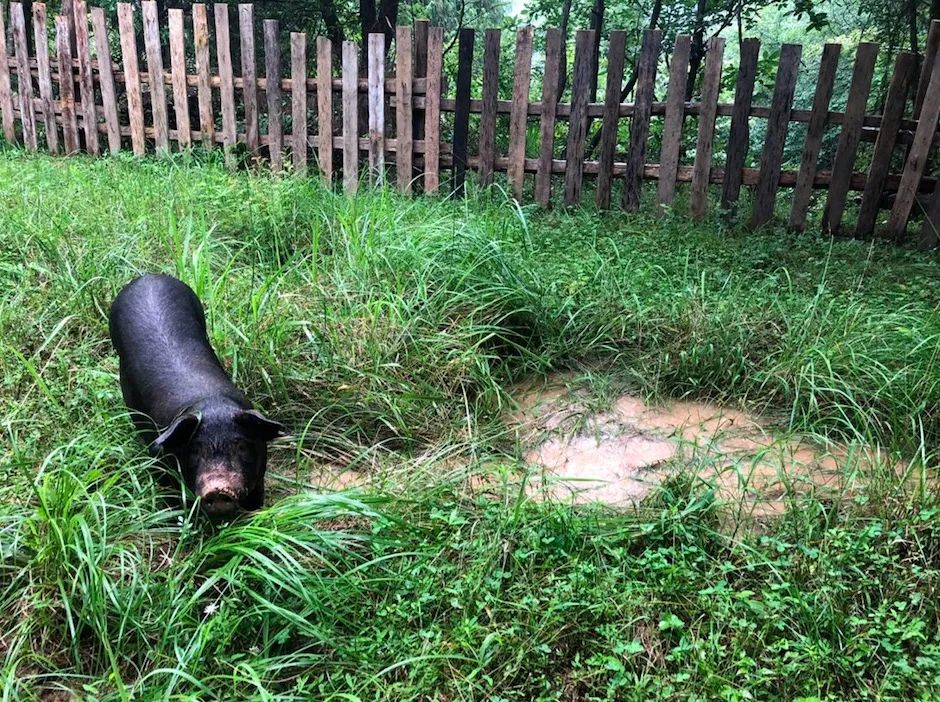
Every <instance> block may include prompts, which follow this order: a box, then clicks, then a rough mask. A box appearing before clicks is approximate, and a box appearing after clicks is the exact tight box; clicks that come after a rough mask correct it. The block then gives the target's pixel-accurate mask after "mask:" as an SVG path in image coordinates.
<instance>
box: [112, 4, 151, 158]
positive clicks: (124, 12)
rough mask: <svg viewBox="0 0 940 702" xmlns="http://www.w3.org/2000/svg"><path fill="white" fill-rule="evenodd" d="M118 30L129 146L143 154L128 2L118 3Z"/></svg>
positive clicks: (140, 97) (141, 107) (141, 102)
mask: <svg viewBox="0 0 940 702" xmlns="http://www.w3.org/2000/svg"><path fill="white" fill-rule="evenodd" d="M118 30H119V32H120V35H121V57H122V60H123V62H124V88H125V90H126V91H127V112H128V119H129V120H130V127H131V146H132V148H133V150H134V154H135V155H137V156H143V155H144V152H145V151H146V145H145V142H144V99H143V95H142V94H141V88H140V70H139V69H138V67H137V37H136V35H135V34H134V9H133V6H132V5H131V4H130V3H126V2H120V3H118Z"/></svg>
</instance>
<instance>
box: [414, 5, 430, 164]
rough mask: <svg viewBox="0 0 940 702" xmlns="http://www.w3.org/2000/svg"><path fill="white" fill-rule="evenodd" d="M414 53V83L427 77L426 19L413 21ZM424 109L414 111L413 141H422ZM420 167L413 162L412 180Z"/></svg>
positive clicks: (427, 27)
mask: <svg viewBox="0 0 940 702" xmlns="http://www.w3.org/2000/svg"><path fill="white" fill-rule="evenodd" d="M414 24H415V30H414V32H415V51H414V69H415V81H419V80H420V79H422V78H426V77H427V75H428V29H429V22H428V21H427V20H426V19H421V20H415V23H414ZM424 113H425V111H424V109H423V108H422V109H418V108H415V109H414V126H413V128H412V136H413V137H414V139H415V141H423V140H424V120H425V114H424ZM421 175H422V174H421V170H420V166H419V164H418V162H417V160H416V161H415V170H414V176H413V177H414V179H415V181H418V180H419V179H420V178H421Z"/></svg>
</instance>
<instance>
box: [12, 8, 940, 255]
mask: <svg viewBox="0 0 940 702" xmlns="http://www.w3.org/2000/svg"><path fill="white" fill-rule="evenodd" d="M30 7H31V11H30V12H29V16H26V11H25V8H26V5H25V4H23V3H19V2H11V3H9V4H7V6H6V8H5V9H4V10H3V11H0V126H2V136H3V139H4V140H6V141H7V142H15V143H19V144H22V145H23V146H25V148H27V149H29V150H38V149H39V148H42V149H44V150H47V151H49V152H50V153H53V154H56V153H64V154H67V155H68V154H74V153H76V152H77V151H78V150H79V149H82V150H84V151H86V152H88V153H89V154H98V153H100V152H101V151H102V150H104V144H105V139H106V140H107V141H106V144H107V151H108V152H110V153H112V154H115V153H118V152H120V151H121V150H122V149H126V148H130V149H131V150H132V151H133V152H134V153H135V154H136V155H138V156H140V155H144V154H146V153H147V152H148V151H152V152H155V153H157V154H163V153H169V152H171V151H185V150H187V149H191V148H193V147H194V146H196V145H200V146H201V147H202V148H215V147H216V146H217V145H221V146H222V148H223V150H224V153H225V159H226V163H228V164H229V165H230V166H231V167H236V166H238V165H239V164H244V165H249V166H251V167H257V166H258V165H261V164H268V165H269V166H270V168H271V170H272V171H275V172H278V171H282V170H289V171H291V172H292V173H295V174H297V175H303V174H305V173H306V172H307V164H308V156H312V157H314V159H315V164H311V168H312V169H314V171H315V172H316V173H318V174H319V175H320V176H321V177H322V178H324V180H325V181H326V182H327V183H329V184H331V185H332V183H333V177H334V169H336V170H338V171H339V175H340V176H341V181H342V184H343V188H344V189H345V190H346V191H347V192H350V193H353V192H356V191H357V189H358V188H359V187H360V172H361V173H362V174H363V181H362V182H366V180H367V181H368V183H370V184H372V185H379V184H381V183H384V182H388V180H389V177H390V174H389V173H387V172H386V171H390V170H391V169H394V171H395V174H394V176H393V177H392V180H391V182H394V183H396V184H397V187H398V189H399V190H400V191H401V192H402V193H404V194H409V193H411V192H412V191H413V190H414V189H415V187H416V186H418V187H419V188H420V189H421V190H423V192H425V193H428V194H431V193H435V192H437V191H438V190H439V189H440V188H441V183H442V179H443V177H444V175H445V174H446V173H448V172H449V176H450V177H449V182H448V184H447V186H446V187H445V188H444V191H445V194H447V195H454V196H460V195H462V194H463V193H464V191H465V188H466V183H467V173H468V172H470V173H472V174H474V175H475V181H476V183H477V184H478V185H479V186H481V187H484V188H485V187H487V186H489V185H491V184H494V183H495V184H498V185H505V186H506V189H507V191H508V193H510V194H511V196H512V197H513V198H514V199H515V200H517V201H518V202H519V203H523V204H524V203H525V202H526V201H529V200H531V201H534V202H535V203H537V204H538V205H540V206H542V207H548V206H551V204H552V203H553V202H559V203H563V204H564V205H566V206H575V205H578V204H580V203H581V202H582V201H583V200H584V199H586V198H585V191H586V190H590V191H592V192H591V193H590V197H591V198H592V199H594V200H595V202H596V204H597V206H598V207H600V208H605V209H606V208H609V207H611V203H612V201H614V197H613V190H614V188H615V186H617V184H618V183H622V184H623V188H622V191H618V198H619V200H618V202H619V203H620V206H621V207H623V208H625V209H636V208H641V207H643V206H644V205H645V204H646V194H645V189H644V187H643V183H644V181H649V180H655V181H657V185H656V193H655V201H653V199H652V193H651V194H650V195H651V201H650V203H649V205H651V206H653V207H654V212H655V213H657V214H662V213H663V211H664V209H665V208H666V207H672V206H674V204H675V202H676V196H677V190H678V186H679V185H680V184H683V183H688V184H690V187H688V188H687V195H688V201H689V204H688V211H689V213H690V214H691V215H692V216H693V217H697V218H699V217H704V216H705V215H706V213H707V211H708V209H709V203H711V202H713V200H715V199H717V198H720V205H721V208H722V210H736V209H738V208H739V207H740V203H741V194H742V191H743V190H744V189H750V190H752V191H753V206H752V209H751V211H750V213H749V215H748V221H749V224H750V225H751V226H753V227H759V226H764V225H766V224H768V223H770V222H773V221H775V220H776V218H777V214H778V205H779V204H780V202H779V201H780V200H782V199H783V197H782V196H781V190H782V189H791V190H792V193H791V196H790V199H789V201H788V203H787V210H788V218H787V223H788V225H789V227H790V228H792V229H796V230H801V229H804V228H805V226H806V220H807V216H808V213H809V212H810V211H811V203H812V201H813V192H814V191H818V190H823V191H825V195H824V207H823V208H822V213H823V217H822V222H821V225H822V227H823V229H824V231H828V232H829V233H831V234H840V233H843V232H851V233H854V235H855V236H858V237H869V236H872V235H887V236H888V237H891V238H894V239H896V240H901V239H903V237H904V235H905V231H906V228H907V226H908V220H909V218H910V216H911V213H912V212H916V211H920V210H925V211H926V212H925V214H926V217H925V221H924V224H923V230H922V233H921V239H920V243H921V244H922V245H928V246H933V245H936V244H937V243H938V237H937V232H938V230H940V189H938V188H936V187H935V185H936V180H935V179H934V177H933V175H932V173H931V172H930V170H929V168H928V165H929V162H930V160H931V156H932V154H933V149H934V146H935V145H936V144H937V143H940V137H938V134H937V121H938V118H940V22H933V23H932V24H931V27H930V32H929V35H928V41H927V46H926V53H925V57H924V61H923V65H922V69H921V71H920V73H919V75H916V70H915V69H916V59H915V57H914V56H913V55H912V54H910V53H907V52H900V53H899V54H898V55H897V56H896V57H894V68H893V72H892V74H891V76H890V82H889V83H888V90H887V96H886V97H885V99H884V100H875V99H873V97H872V85H873V76H874V74H875V62H876V58H877V56H878V51H879V47H878V46H877V45H875V44H870V43H862V44H860V45H859V47H858V49H857V51H856V53H855V57H854V67H853V70H852V79H851V83H850V86H849V94H848V99H847V103H846V107H845V109H844V111H841V112H839V111H831V110H830V101H831V99H832V95H833V90H834V86H835V76H836V70H837V67H838V63H839V54H840V47H839V45H837V44H827V45H826V46H825V47H824V49H823V52H822V57H821V60H820V62H819V65H818V75H817V76H816V79H815V80H816V87H815V92H814V96H813V99H812V104H811V105H809V106H804V105H799V104H797V105H794V104H793V102H794V93H795V85H796V78H797V72H798V71H799V70H800V60H801V48H800V47H799V46H798V45H785V46H784V47H782V50H781V52H780V58H779V62H778V67H777V77H776V82H775V86H774V92H773V97H772V99H771V101H770V104H769V105H754V104H753V103H754V94H755V83H756V77H757V69H758V65H759V61H760V53H761V46H760V43H759V42H758V41H757V40H756V39H745V40H744V41H743V42H742V43H741V46H740V49H741V50H740V61H739V65H738V66H729V65H727V64H726V62H725V59H724V40H723V39H722V38H720V37H713V38H712V39H711V40H710V41H709V43H708V47H707V52H706V58H705V63H704V73H703V76H702V80H701V88H700V90H701V92H700V94H698V95H695V96H693V99H692V100H691V101H687V100H686V96H685V91H686V79H687V76H688V70H689V68H688V67H689V63H690V60H689V59H690V51H691V42H690V38H689V37H688V36H684V35H680V36H678V37H675V40H674V41H675V48H674V49H673V51H672V53H671V58H670V61H669V66H668V77H664V78H662V79H660V80H658V81H657V78H656V76H657V73H660V72H661V70H662V69H663V65H664V64H663V62H662V48H661V44H662V41H663V37H662V34H661V32H660V30H658V29H649V30H646V31H645V32H644V33H643V37H642V43H641V45H640V46H639V47H631V46H629V42H628V35H627V33H626V32H624V31H619V30H616V31H613V32H611V33H610V35H609V37H608V41H607V44H606V45H607V47H608V50H607V57H606V63H605V65H602V66H598V65H596V64H595V61H594V44H595V37H594V34H593V32H592V31H583V30H582V31H578V32H576V33H575V36H574V40H573V47H572V46H566V42H565V38H564V37H563V36H562V33H561V31H560V30H558V29H556V28H549V29H548V30H546V33H545V35H544V38H540V37H536V36H535V33H534V31H533V29H532V28H531V27H523V28H521V29H519V30H518V31H517V32H516V33H515V41H514V45H515V50H514V51H512V56H501V53H502V52H503V51H506V52H507V53H509V51H510V50H509V49H506V48H505V47H502V40H503V36H502V34H501V32H500V31H499V30H495V29H494V30H487V31H486V33H485V36H484V37H483V41H482V50H481V54H480V56H479V57H476V56H475V48H476V47H475V31H474V30H473V29H469V28H463V29H461V30H460V32H459V34H458V36H457V37H456V38H455V40H454V41H455V44H456V71H455V73H456V75H455V76H449V77H448V76H445V75H444V65H443V57H444V53H445V49H444V47H445V45H449V43H450V40H447V39H446V38H445V36H444V31H443V29H441V28H440V27H431V26H429V24H428V22H427V21H426V20H419V21H417V22H416V23H415V24H414V25H413V26H402V27H398V28H396V31H395V32H394V35H393V40H394V46H386V37H387V35H386V34H373V35H370V36H368V37H365V38H364V41H365V47H364V48H365V52H364V53H362V54H360V50H361V48H362V47H361V46H360V44H358V43H357V42H353V41H344V42H343V44H342V46H341V47H339V48H341V51H340V52H339V56H340V57H341V61H340V65H339V67H338V75H334V65H333V63H334V60H335V58H334V55H333V46H332V43H331V42H330V40H328V39H326V38H324V37H317V38H316V42H315V44H310V45H309V47H310V51H309V54H310V56H309V58H310V60H312V61H314V62H315V67H314V66H311V65H308V37H307V35H306V34H304V33H302V32H291V33H290V34H289V35H287V36H282V33H281V31H280V28H279V25H278V23H277V22H276V21H274V20H270V19H264V18H256V16H255V8H254V6H253V5H252V4H250V3H241V4H238V5H237V9H236V11H237V18H232V19H237V22H236V24H237V27H234V29H236V30H237V34H238V36H237V37H233V36H231V34H230V27H233V25H231V24H230V18H231V17H232V15H231V8H230V7H229V6H228V5H227V4H225V3H213V8H212V12H213V17H212V20H213V23H214V25H213V29H214V31H213V32H212V34H211V35H210V27H209V18H208V16H207V6H206V5H205V4H204V3H196V4H194V5H193V6H192V10H191V12H184V11H183V10H181V9H177V8H171V9H170V10H169V11H168V13H167V21H168V23H167V26H166V27H161V26H160V22H161V21H162V18H161V17H160V16H158V10H157V7H158V6H157V3H156V2H154V0H143V2H141V4H140V8H139V10H138V9H135V6H134V5H133V4H130V3H125V2H121V3H118V5H117V13H116V17H112V16H109V14H108V13H107V12H106V11H105V10H104V9H102V8H100V7H91V8H89V7H88V6H87V4H86V0H64V1H63V2H62V3H60V4H59V5H58V9H59V14H57V15H55V16H52V17H50V16H49V13H48V11H47V5H46V4H44V3H43V2H34V3H31V4H30ZM138 12H139V13H140V14H139V16H137V17H135V14H136V13H138ZM259 22H260V23H261V26H260V29H261V30H262V31H261V32H260V33H259V34H258V36H259V37H261V38H262V39H263V42H262V43H261V45H260V46H257V47H256V45H255V44H256V40H255V34H256V31H257V30H258V29H259V26H258V23H259ZM135 25H136V27H141V28H142V29H141V30H140V31H141V33H140V34H139V35H138V34H137V29H136V27H135ZM7 29H9V30H10V31H9V34H8V33H7ZM139 37H142V40H143V42H142V45H139V43H140V39H139ZM28 38H29V39H31V40H32V43H33V45H34V47H37V48H36V49H35V50H33V52H32V53H33V54H35V55H31V54H30V50H29V49H28V45H29V42H28V41H27V39H28ZM259 41H260V40H259ZM233 42H237V44H235V47H234V49H235V50H237V52H238V53H237V57H238V60H239V63H240V65H239V66H238V67H235V66H233V53H232V52H233ZM572 48H573V52H574V54H573V61H571V62H570V64H569V62H568V61H567V60H566V58H567V57H570V56H571V54H570V51H571V49H572ZM314 49H315V50H314ZM637 49H638V50H637ZM37 51H38V53H37ZM112 51H113V54H112ZM287 51H289V57H290V58H289V65H285V63H284V62H285V61H287V60H288V59H287V56H288V54H287V53H286V52H287ZM213 52H214V53H215V60H214V61H213V60H212V53H213ZM389 55H391V56H392V57H393V58H386V57H387V56H389ZM360 56H362V61H360ZM632 56H635V57H636V64H635V68H634V69H633V70H635V76H634V79H635V87H634V88H633V91H632V94H631V95H630V96H628V97H627V101H626V102H625V101H624V95H625V94H626V92H625V91H624V89H623V81H624V78H625V73H626V71H625V65H626V59H627V58H628V57H632ZM475 58H479V59H482V60H481V63H480V64H477V63H475ZM141 62H142V63H143V65H141ZM165 62H167V63H168V65H165ZM361 63H362V64H363V65H360V64H361ZM213 64H214V65H213ZM566 65H567V66H568V68H567V69H566ZM478 66H482V76H479V77H477V78H479V79H481V80H479V82H477V81H476V80H474V78H475V76H474V71H476V70H478ZM505 66H511V68H512V75H511V83H512V85H511V91H510V90H509V88H508V83H507V84H506V86H507V93H508V94H502V95H501V93H500V68H501V67H505ZM360 69H361V70H362V74H360ZM236 70H237V75H236ZM566 71H567V75H566ZM729 71H734V73H733V74H730V75H729V74H728V72H729ZM601 74H603V75H604V76H605V77H606V83H605V85H604V86H603V95H602V96H600V97H599V96H598V95H596V94H595V93H596V92H598V91H597V87H598V86H597V83H598V77H599V76H600V75H601ZM723 74H725V78H726V80H723V79H722V76H723ZM533 76H538V77H540V80H537V82H536V84H535V85H534V86H533V84H532V79H533ZM448 78H451V79H453V80H452V82H451V81H449V80H448ZM448 85H450V86H452V88H451V90H452V92H449V91H448ZM563 85H566V86H568V91H566V92H565V93H564V94H561V93H560V88H561V86H563ZM725 85H733V86H734V89H733V99H732V100H731V101H730V102H723V101H722V97H723V90H724V89H723V88H722V86H725ZM533 88H535V90H536V91H537V92H538V93H539V94H538V96H536V97H533V96H532V95H531V93H532V92H533ZM477 89H479V91H480V92H479V94H477V93H476V90H477ZM729 92H730V91H729ZM262 96H263V97H262ZM657 96H658V97H657ZM729 97H730V96H729ZM597 100H602V101H601V102H597ZM657 100H661V101H657ZM876 102H877V103H879V104H883V105H884V107H883V108H882V110H881V111H882V114H870V113H869V106H870V105H871V104H874V103H876ZM363 108H367V112H368V132H367V133H366V134H361V133H360V132H359V129H360V124H359V117H360V111H361V110H362V109H363ZM215 109H220V113H219V114H218V115H217V114H216V113H215V112H214V110H215ZM473 115H478V116H479V122H478V126H476V124H477V123H476V122H472V121H471V117H472V116H473ZM445 116H446V117H445ZM217 117H218V118H219V119H220V121H219V125H218V126H217V125H216V121H215V120H216V118H217ZM719 117H730V130H729V131H725V130H726V129H727V127H725V126H723V123H720V122H719V120H718V118H719ZM451 120H452V121H451ZM686 120H692V121H693V126H694V127H695V129H694V131H695V133H696V137H695V139H694V143H688V142H689V140H688V139H685V138H684V136H683V131H684V130H683V124H684V122H685V121H686ZM756 120H766V124H767V129H766V131H764V132H763V134H764V138H763V141H762V143H761V144H760V145H757V146H755V144H753V143H752V138H751V134H752V128H753V126H754V123H755V121H756ZM794 123H803V124H806V136H805V138H804V140H803V143H802V145H801V151H800V152H801V158H800V163H799V167H798V169H797V170H788V169H787V166H786V164H785V163H784V153H785V150H784V147H785V144H786V141H787V135H788V134H789V133H790V129H789V128H790V125H792V124H794ZM263 125H267V127H266V129H263V128H262V127H263ZM472 125H473V127H472V128H471V126H472ZM625 128H627V129H626V130H625ZM828 130H838V132H839V139H838V144H837V147H836V151H835V158H834V161H833V165H832V169H831V171H825V170H820V153H821V149H822V144H823V140H824V137H825V135H826V133H827V131H828ZM262 132H264V133H262ZM624 134H629V137H627V138H625V137H624ZM445 135H447V137H448V139H447V140H446V141H445V139H444V137H445ZM652 135H659V136H657V137H653V136H652ZM719 136H720V137H721V138H722V139H725V137H726V141H725V142H724V147H723V148H724V158H723V161H724V165H723V167H722V166H721V161H722V158H721V155H719V157H718V161H717V163H716V159H715V157H714V150H715V148H716V145H717V142H718V138H719ZM654 138H655V139H657V140H658V143H659V149H658V154H659V163H650V162H649V159H648V156H647V154H648V153H657V150H656V148H655V147H653V148H650V144H651V143H652V141H651V140H652V139H654ZM863 142H868V143H872V142H873V143H874V149H873V151H871V152H870V153H871V156H870V158H868V157H866V163H867V164H868V165H867V168H866V170H865V172H860V169H859V165H858V161H859V155H858V154H859V151H860V148H859V147H860V145H861V144H862V143H863ZM499 145H505V146H504V147H501V146H499ZM758 152H759V153H758ZM899 152H901V156H903V160H904V166H903V169H902V170H901V172H892V163H893V162H894V159H896V158H897V157H898V153H899ZM685 154H690V156H689V157H688V158H684V155H685ZM691 154H694V156H691ZM758 156H759V164H760V165H759V167H757V168H753V167H749V166H748V162H749V160H753V159H755V158H756V157H758ZM689 161H691V162H689ZM497 174H504V175H503V176H502V177H499V178H498V177H497ZM527 175H533V176H534V178H533V179H532V180H531V181H530V180H529V179H527V177H526V176H527ZM366 176H367V178H366ZM553 185H554V186H556V187H555V188H554V196H553ZM716 185H717V186H720V187H718V188H715V189H714V191H713V190H712V187H713V186H716ZM851 191H856V192H860V193H861V196H860V198H859V200H858V201H859V202H860V207H859V208H858V213H857V215H855V214H854V209H855V208H854V207H852V205H851V198H850V196H849V193H850V192H851ZM918 193H921V194H922V195H926V196H929V197H928V198H927V199H928V200H929V202H928V204H927V205H926V207H922V206H920V205H917V204H916V203H918V202H921V200H919V199H918ZM891 194H894V197H893V198H890V197H886V195H891ZM683 200H684V198H682V199H681V200H680V202H682V201H683ZM887 202H893V205H892V211H891V213H890V216H889V217H887V225H886V226H885V225H884V224H881V223H879V218H880V214H879V213H880V212H881V208H883V207H884V206H885V205H884V204H883V203H887ZM684 208H685V205H683V206H682V207H680V208H679V209H684ZM850 216H854V218H855V221H854V223H851V224H849V225H846V224H845V223H844V220H845V219H847V218H848V217H850Z"/></svg>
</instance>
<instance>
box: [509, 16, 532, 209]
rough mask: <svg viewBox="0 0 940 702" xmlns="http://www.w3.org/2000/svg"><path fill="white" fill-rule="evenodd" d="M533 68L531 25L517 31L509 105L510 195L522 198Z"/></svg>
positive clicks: (518, 199) (517, 198) (519, 200)
mask: <svg viewBox="0 0 940 702" xmlns="http://www.w3.org/2000/svg"><path fill="white" fill-rule="evenodd" d="M531 71H532V27H522V28H521V29H520V30H519V31H518V32H517V33H516V65H515V71H514V74H513V81H512V107H511V108H510V110H511V111H510V113H509V165H508V166H507V168H506V173H507V175H508V177H509V185H510V187H511V188H512V195H513V197H514V198H515V199H516V200H517V201H518V202H522V186H523V183H524V180H525V136H526V125H527V124H528V120H529V85H530V76H531Z"/></svg>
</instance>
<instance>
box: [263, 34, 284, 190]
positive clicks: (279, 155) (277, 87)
mask: <svg viewBox="0 0 940 702" xmlns="http://www.w3.org/2000/svg"><path fill="white" fill-rule="evenodd" d="M280 31H281V30H280V23H279V22H278V21H277V20H273V19H266V20H265V21H264V74H265V79H266V83H267V91H266V92H267V98H268V157H269V158H270V160H271V170H273V171H274V172H275V173H280V172H281V171H282V170H284V115H283V112H284V107H283V105H282V104H281V37H280Z"/></svg>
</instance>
